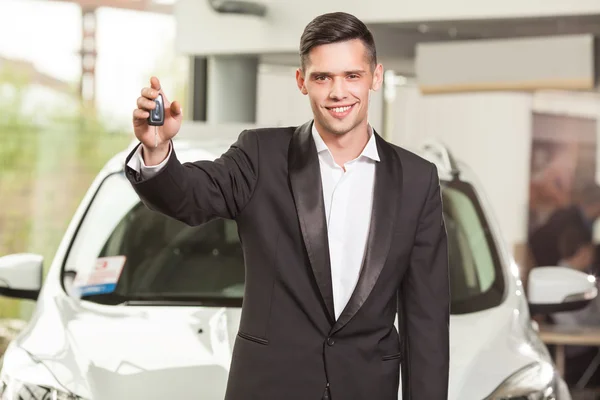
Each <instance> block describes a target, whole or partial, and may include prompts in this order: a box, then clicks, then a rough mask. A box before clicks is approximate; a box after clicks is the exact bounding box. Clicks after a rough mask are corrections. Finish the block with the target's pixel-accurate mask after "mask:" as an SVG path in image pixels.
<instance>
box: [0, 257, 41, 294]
mask: <svg viewBox="0 0 600 400" xmlns="http://www.w3.org/2000/svg"><path fill="white" fill-rule="evenodd" d="M43 264H44V257H42V256H40V255H38V254H30V253H18V254H11V255H8V256H4V257H0V295H2V296H6V297H14V298H17V299H29V300H37V298H38V295H39V294H40V290H41V288H42V275H43V268H42V267H43Z"/></svg>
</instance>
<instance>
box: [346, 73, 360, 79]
mask: <svg viewBox="0 0 600 400" xmlns="http://www.w3.org/2000/svg"><path fill="white" fill-rule="evenodd" d="M348 78H350V79H358V78H360V76H359V75H357V74H350V75H348Z"/></svg>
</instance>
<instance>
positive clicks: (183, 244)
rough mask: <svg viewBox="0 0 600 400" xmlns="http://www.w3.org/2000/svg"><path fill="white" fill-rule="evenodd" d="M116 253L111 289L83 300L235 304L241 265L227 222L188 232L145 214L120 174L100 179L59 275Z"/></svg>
mask: <svg viewBox="0 0 600 400" xmlns="http://www.w3.org/2000/svg"><path fill="white" fill-rule="evenodd" d="M114 256H124V257H125V264H124V265H123V269H122V271H121V274H120V277H119V280H118V282H117V285H116V287H115V289H114V291H113V292H110V293H104V294H92V295H88V296H83V298H85V299H87V300H91V301H95V302H98V303H104V304H119V303H123V302H135V301H142V302H148V301H151V302H152V301H154V302H167V303H172V302H193V303H195V304H203V305H220V306H239V305H241V299H242V295H243V289H244V262H243V255H242V249H241V246H240V242H239V238H238V233H237V226H236V223H235V222H234V221H231V220H224V219H220V218H219V219H215V220H213V221H210V222H208V223H206V224H204V225H201V226H197V227H190V226H188V225H186V224H184V223H182V222H179V221H176V220H174V219H172V218H168V217H165V216H164V215H162V214H159V213H157V212H154V211H151V210H149V209H148V208H147V207H146V206H144V205H143V204H142V203H140V202H139V198H138V197H137V194H136V193H135V192H134V191H133V189H132V188H131V186H130V184H129V182H128V181H127V180H126V178H125V177H124V176H122V175H112V176H110V177H108V178H107V179H106V180H105V181H104V182H103V184H102V186H101V188H100V190H99V191H98V193H97V195H96V198H95V199H94V201H93V204H92V205H91V207H90V209H89V210H88V212H87V215H86V217H85V220H84V222H83V224H82V226H81V228H80V229H79V232H78V234H77V239H76V240H75V242H74V244H73V247H72V251H71V253H70V255H69V258H68V260H67V264H66V268H65V270H66V271H70V273H67V274H66V275H67V276H69V275H71V276H73V275H75V274H76V273H77V271H78V270H81V268H89V267H90V266H91V265H92V264H94V263H95V262H96V260H97V259H98V258H103V257H114Z"/></svg>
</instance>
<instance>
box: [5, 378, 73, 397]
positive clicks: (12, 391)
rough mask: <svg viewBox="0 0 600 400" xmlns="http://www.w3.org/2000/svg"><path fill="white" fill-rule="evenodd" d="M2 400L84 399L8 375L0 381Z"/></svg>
mask: <svg viewBox="0 0 600 400" xmlns="http://www.w3.org/2000/svg"><path fill="white" fill-rule="evenodd" d="M0 400H84V399H83V398H82V397H79V396H76V395H74V394H72V393H68V392H65V391H61V390H58V389H56V388H51V387H47V386H41V385H36V384H32V383H26V382H21V381H18V380H16V379H8V378H6V377H4V378H3V380H2V381H1V382H0Z"/></svg>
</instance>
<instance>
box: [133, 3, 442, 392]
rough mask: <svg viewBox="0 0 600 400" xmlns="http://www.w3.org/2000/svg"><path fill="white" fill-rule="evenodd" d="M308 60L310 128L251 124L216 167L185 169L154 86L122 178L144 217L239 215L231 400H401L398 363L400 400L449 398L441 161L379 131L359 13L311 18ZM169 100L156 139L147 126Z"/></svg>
mask: <svg viewBox="0 0 600 400" xmlns="http://www.w3.org/2000/svg"><path fill="white" fill-rule="evenodd" d="M300 55H301V57H300V65H301V67H300V68H299V69H298V70H297V72H296V83H297V85H298V89H299V90H300V92H301V93H302V94H304V95H306V96H308V99H309V101H310V105H311V108H312V111H313V116H314V119H313V120H311V121H309V122H307V123H305V124H304V125H302V126H299V127H287V128H264V129H252V130H245V131H243V132H242V133H241V134H240V136H239V138H238V141H237V142H236V143H235V144H233V145H232V146H231V147H230V149H229V150H228V151H227V152H226V153H225V154H223V155H221V157H219V158H217V159H216V160H214V161H196V162H193V163H184V164H182V163H180V161H179V160H178V159H177V156H176V154H175V148H174V146H173V145H172V141H171V139H172V138H173V137H174V136H175V135H176V134H177V133H178V131H179V129H180V127H181V122H182V112H181V107H180V106H179V103H178V102H176V101H174V102H172V103H170V102H169V101H168V100H167V98H166V96H164V92H163V90H162V88H161V86H160V82H159V80H158V79H157V78H155V77H153V78H151V86H150V87H146V88H144V89H142V96H141V97H140V98H139V99H138V101H137V106H138V108H137V109H135V110H134V113H133V116H134V120H133V125H134V132H135V135H136V137H137V138H138V140H139V141H140V144H139V145H138V146H136V148H135V149H134V150H132V152H131V153H130V154H129V155H128V157H127V160H126V163H127V169H126V176H127V178H128V179H129V181H130V182H131V184H132V186H133V188H134V190H135V191H136V192H137V193H138V194H139V196H140V198H141V199H142V201H143V202H144V203H145V204H146V206H148V207H149V208H150V209H153V210H155V211H158V212H161V213H163V214H165V215H167V216H170V217H172V218H175V219H178V220H180V221H183V222H185V223H187V224H189V225H200V224H203V223H205V222H207V221H210V220H212V219H214V218H217V217H220V218H227V219H233V220H235V221H236V222H237V226H238V231H239V236H240V240H241V243H242V246H243V249H244V259H245V264H246V265H245V266H246V282H245V294H244V301H243V306H242V315H241V323H240V326H239V331H238V332H239V333H238V336H237V337H236V341H235V344H234V349H233V354H232V362H231V368H230V370H229V371H230V372H229V379H228V382H227V390H226V397H225V398H226V399H227V400H246V399H248V398H256V399H261V400H281V399H286V400H320V399H333V400H371V399H377V400H397V399H398V386H399V383H400V382H399V379H400V378H399V376H400V368H401V367H402V390H403V398H405V399H417V400H445V399H447V397H448V377H449V357H450V356H449V315H450V289H449V287H450V286H449V275H448V250H447V239H446V230H445V224H444V219H443V215H442V198H441V189H440V182H439V178H438V175H437V168H436V167H435V165H434V164H432V163H431V162H429V161H426V160H425V159H423V158H420V157H418V156H417V155H415V154H413V153H410V152H408V151H406V150H404V149H402V148H399V147H397V146H394V145H392V144H390V143H388V142H386V141H385V140H384V139H382V138H381V137H380V136H379V135H378V134H377V133H376V132H375V131H374V129H373V128H372V127H371V126H370V125H369V123H368V115H367V114H368V107H369V98H370V91H371V90H377V89H379V88H380V87H381V84H382V80H383V68H382V66H381V64H377V61H376V51H375V44H374V40H373V37H372V34H371V32H369V30H368V29H367V27H366V26H365V25H364V24H363V23H362V22H361V21H360V20H358V19H357V18H356V17H354V16H352V15H350V14H346V13H330V14H324V15H321V16H319V17H317V18H315V19H314V20H313V21H312V22H310V23H309V24H308V26H307V27H306V28H305V30H304V33H303V34H302V37H301V39H300ZM159 93H160V94H162V95H163V96H164V99H165V110H166V113H165V121H164V125H163V126H161V127H159V128H158V131H157V132H158V134H156V131H155V128H154V127H153V126H149V125H148V123H147V120H146V119H147V118H148V116H149V112H150V111H151V110H153V109H154V104H155V103H154V101H153V100H154V99H156V98H157V96H158V94H159ZM175 147H176V146H175ZM334 192H335V193H334ZM174 267H176V266H174ZM397 312H398V320H399V324H398V326H399V332H397V331H396V329H395V327H394V320H395V317H396V313H397Z"/></svg>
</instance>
